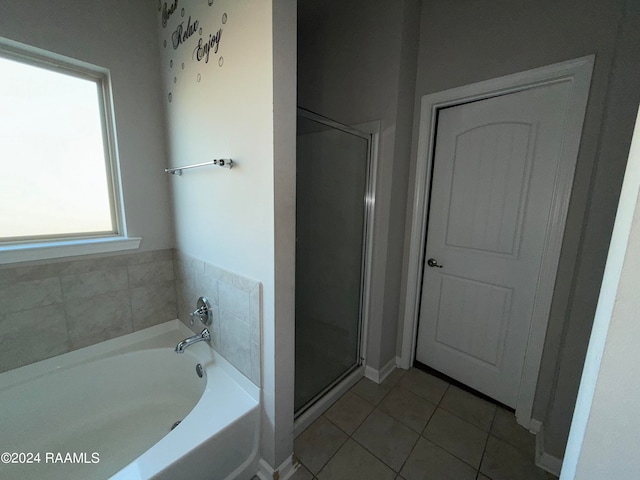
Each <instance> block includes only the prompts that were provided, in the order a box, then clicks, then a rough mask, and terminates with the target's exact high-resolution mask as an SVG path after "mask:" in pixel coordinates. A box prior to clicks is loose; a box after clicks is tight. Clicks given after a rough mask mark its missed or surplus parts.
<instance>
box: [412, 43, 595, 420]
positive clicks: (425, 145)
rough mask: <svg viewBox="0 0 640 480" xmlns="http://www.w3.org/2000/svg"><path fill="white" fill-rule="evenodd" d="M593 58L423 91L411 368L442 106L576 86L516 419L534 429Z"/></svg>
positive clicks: (415, 210) (415, 204)
mask: <svg viewBox="0 0 640 480" xmlns="http://www.w3.org/2000/svg"><path fill="white" fill-rule="evenodd" d="M594 60H595V55H589V56H586V57H581V58H577V59H574V60H569V61H566V62H561V63H556V64H552V65H547V66H544V67H541V68H536V69H533V70H528V71H525V72H520V73H516V74H513V75H507V76H504V77H498V78H494V79H491V80H486V81H483V82H479V83H474V84H471V85H466V86H462V87H458V88H453V89H450V90H445V91H442V92H437V93H433V94H429V95H425V96H423V97H422V101H421V110H420V128H419V136H418V150H417V158H416V174H415V184H414V192H413V198H412V199H411V202H412V207H413V209H412V211H413V215H412V220H411V233H410V243H409V260H408V264H407V270H406V278H405V280H406V293H405V298H404V318H403V320H404V324H403V329H402V347H401V357H400V362H399V366H400V367H402V368H405V369H406V368H410V367H411V366H412V365H413V363H414V360H415V351H416V341H417V331H418V329H417V326H418V319H419V315H420V297H421V291H422V276H423V269H424V268H423V266H424V253H425V246H426V236H427V235H426V234H427V215H428V209H429V198H430V184H431V176H432V166H433V155H434V147H435V134H436V127H437V115H438V110H440V109H441V108H445V107H451V106H455V105H460V104H463V103H468V102H472V101H478V100H485V99H488V98H492V97H496V96H500V95H506V94H509V93H515V92H519V91H522V90H527V89H530V88H533V87H539V86H543V85H549V84H554V83H559V82H571V85H572V88H571V92H570V96H569V102H568V107H567V123H566V130H565V135H564V137H563V142H562V149H561V153H560V159H559V163H558V170H557V171H556V177H555V185H554V190H553V197H552V201H551V210H550V215H549V224H548V230H547V234H546V236H545V241H544V249H543V258H542V264H541V268H540V275H539V277H538V283H537V288H536V296H535V301H534V306H533V314H532V318H531V328H530V330H529V337H528V340H527V348H526V352H525V358H524V364H523V369H522V378H521V381H520V389H519V393H518V400H517V405H516V418H517V420H518V423H520V424H521V425H523V426H525V427H526V428H535V425H532V421H531V420H532V419H531V415H532V412H533V401H534V396H535V392H536V386H537V380H538V373H539V371H540V362H541V360H542V350H543V347H544V341H545V336H546V330H547V323H548V321H549V312H550V310H551V301H552V298H553V290H554V286H555V281H556V274H557V270H558V262H559V259H560V249H561V247H562V238H563V236H564V230H565V223H566V218H567V211H568V208H569V199H570V197H571V189H572V186H573V176H574V172H575V166H576V162H577V158H578V151H579V147H580V138H581V135H582V125H583V123H584V114H585V111H586V107H587V100H588V97H589V87H590V85H591V73H592V71H593V64H594Z"/></svg>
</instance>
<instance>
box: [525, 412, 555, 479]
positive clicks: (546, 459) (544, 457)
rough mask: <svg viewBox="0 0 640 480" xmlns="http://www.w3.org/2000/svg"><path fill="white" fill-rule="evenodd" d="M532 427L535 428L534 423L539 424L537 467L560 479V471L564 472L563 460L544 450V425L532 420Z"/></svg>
mask: <svg viewBox="0 0 640 480" xmlns="http://www.w3.org/2000/svg"><path fill="white" fill-rule="evenodd" d="M531 422H532V425H531V427H532V428H533V426H534V425H533V422H537V423H538V433H537V434H536V465H537V466H538V467H540V468H541V469H543V470H545V471H547V472H549V473H552V474H553V475H555V476H556V477H560V470H562V460H561V459H559V458H558V457H554V456H553V455H551V454H549V453H547V452H545V450H544V425H543V424H542V423H540V422H538V421H537V420H532V421H531Z"/></svg>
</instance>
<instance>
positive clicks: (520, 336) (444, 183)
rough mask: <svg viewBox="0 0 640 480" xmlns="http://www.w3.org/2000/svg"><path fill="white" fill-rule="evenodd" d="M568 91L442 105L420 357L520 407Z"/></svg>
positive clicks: (537, 90)
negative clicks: (520, 389)
mask: <svg viewBox="0 0 640 480" xmlns="http://www.w3.org/2000/svg"><path fill="white" fill-rule="evenodd" d="M570 93H571V85H570V84H569V83H568V82H561V83H555V84H549V85H542V86H536V87H534V88H530V89H528V90H523V91H519V92H516V93H510V94H506V95H502V96H498V97H494V98H489V99H485V100H480V101H475V102H470V103H466V104H462V105H457V106H453V107H448V108H444V109H441V110H440V111H439V114H438V120H437V128H436V137H435V138H436V140H435V152H434V165H433V182H432V186H431V199H430V206H429V219H428V230H427V242H426V252H425V259H433V260H435V263H437V265H433V266H428V265H427V261H426V260H425V266H424V273H423V284H422V292H421V306H420V317H419V326H418V340H417V346H416V360H417V361H419V362H422V363H424V364H426V365H429V366H431V367H433V368H435V369H436V370H439V371H441V372H443V373H445V374H447V375H449V376H451V377H453V378H455V379H457V380H459V381H461V382H463V383H465V384H467V385H469V386H471V387H473V388H475V389H476V390H478V391H480V392H483V393H485V394H486V395H488V396H490V397H492V398H495V399H496V400H498V401H500V402H502V403H504V404H506V405H509V406H511V407H514V408H515V406H516V402H517V398H518V390H519V387H520V380H521V377H522V367H523V361H524V357H525V350H526V346H527V339H528V335H529V329H530V326H531V317H532V312H533V305H534V299H535V295H536V289H537V284H538V278H539V274H540V266H541V261H542V255H543V249H544V241H545V236H546V234H547V230H548V224H549V219H550V209H551V202H552V197H553V190H554V185H555V179H556V172H557V167H558V162H559V159H560V154H561V148H562V142H563V134H564V130H565V124H566V122H567V109H568V100H569V96H570ZM430 263H431V264H434V262H433V261H432V262H430Z"/></svg>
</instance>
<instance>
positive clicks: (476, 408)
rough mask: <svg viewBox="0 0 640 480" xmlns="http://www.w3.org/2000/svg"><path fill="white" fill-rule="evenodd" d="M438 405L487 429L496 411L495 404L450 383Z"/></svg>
mask: <svg viewBox="0 0 640 480" xmlns="http://www.w3.org/2000/svg"><path fill="white" fill-rule="evenodd" d="M440 407H442V408H444V409H445V410H448V411H449V412H451V413H453V414H455V415H456V416H458V417H460V418H463V419H464V420H466V421H467V422H469V423H473V424H474V425H475V426H476V427H480V428H481V429H482V430H485V431H487V432H488V431H489V430H490V429H491V423H492V422H493V417H494V415H495V413H496V406H495V405H494V404H493V403H491V402H488V401H486V400H483V399H481V398H479V397H477V396H475V395H474V394H472V393H469V392H465V391H464V390H462V389H460V388H458V387H456V386H454V385H451V386H450V387H449V388H448V389H447V392H446V393H445V394H444V397H442V401H441V402H440Z"/></svg>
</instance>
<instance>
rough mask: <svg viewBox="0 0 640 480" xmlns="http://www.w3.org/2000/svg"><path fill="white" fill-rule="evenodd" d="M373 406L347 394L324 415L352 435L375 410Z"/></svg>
mask: <svg viewBox="0 0 640 480" xmlns="http://www.w3.org/2000/svg"><path fill="white" fill-rule="evenodd" d="M373 408H374V407H373V405H372V404H371V403H369V402H367V401H366V400H365V399H364V398H362V397H359V396H358V395H355V394H353V393H351V392H347V393H345V394H344V395H343V396H342V397H341V398H340V399H339V400H338V401H337V402H336V403H334V404H333V405H332V406H331V408H330V409H329V410H327V411H326V412H325V414H324V416H325V417H327V418H328V419H329V420H330V421H331V423H333V424H335V425H337V426H338V427H340V429H341V430H342V431H344V432H345V433H347V434H348V435H351V434H352V433H353V432H355V430H356V428H358V427H359V426H360V424H361V423H362V422H363V421H364V419H365V418H367V416H368V415H369V414H370V413H371V411H372V410H373Z"/></svg>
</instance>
